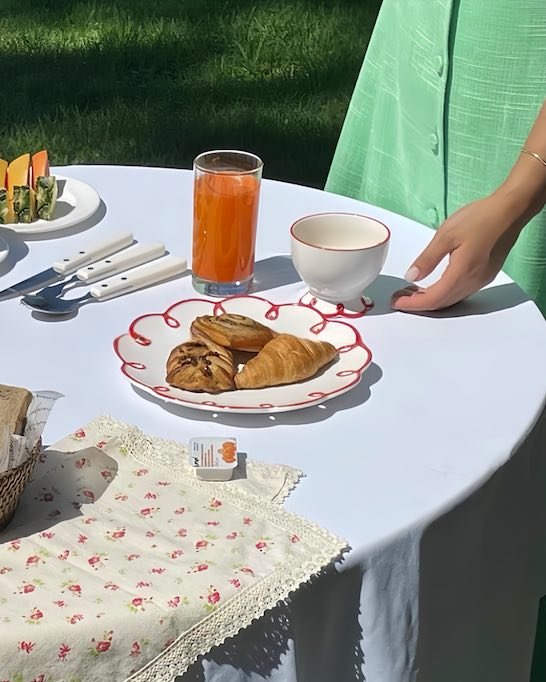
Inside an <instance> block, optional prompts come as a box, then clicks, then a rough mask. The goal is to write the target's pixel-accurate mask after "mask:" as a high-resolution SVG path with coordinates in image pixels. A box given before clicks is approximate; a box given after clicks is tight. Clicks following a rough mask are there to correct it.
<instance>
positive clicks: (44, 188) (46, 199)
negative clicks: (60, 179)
mask: <svg viewBox="0 0 546 682" xmlns="http://www.w3.org/2000/svg"><path fill="white" fill-rule="evenodd" d="M57 193H58V189H57V179H56V178H55V177H54V176H52V175H50V176H48V177H46V176H43V175H41V176H40V177H38V178H36V214H37V216H38V218H42V219H43V220H51V218H52V217H53V212H54V210H55V203H56V202H57Z"/></svg>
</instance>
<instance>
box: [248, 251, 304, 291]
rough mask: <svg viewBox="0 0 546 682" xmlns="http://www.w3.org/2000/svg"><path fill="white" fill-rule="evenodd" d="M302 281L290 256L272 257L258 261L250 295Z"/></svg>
mask: <svg viewBox="0 0 546 682" xmlns="http://www.w3.org/2000/svg"><path fill="white" fill-rule="evenodd" d="M300 281H301V277H300V276H299V275H298V273H297V272H296V269H295V268H294V266H293V265H292V259H291V258H290V256H288V255H286V256H284V255H283V256H271V257H270V258H264V259H263V260H259V261H256V265H255V266H254V283H253V285H252V290H251V292H250V293H251V294H257V293H259V292H260V291H267V290H268V289H275V288H276V287H283V286H285V285H286V284H294V283H295V282H300Z"/></svg>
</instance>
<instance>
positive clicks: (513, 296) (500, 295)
mask: <svg viewBox="0 0 546 682" xmlns="http://www.w3.org/2000/svg"><path fill="white" fill-rule="evenodd" d="M407 286H408V284H407V282H406V287H407ZM402 288H403V287H402ZM530 300H531V299H530V298H529V296H527V294H526V293H525V292H524V291H523V290H522V289H520V288H519V287H518V285H517V284H514V283H513V282H512V283H509V284H499V285H497V286H492V287H487V288H486V289H482V290H481V291H478V292H477V293H475V294H473V295H472V296H469V297H468V298H467V299H465V300H464V301H461V303H457V304H456V305H453V306H451V307H450V308H445V309H444V310H433V311H429V312H427V311H424V312H417V313H413V314H414V315H420V316H421V317H432V318H438V319H443V318H452V317H469V316H472V315H488V314H490V313H495V312H498V311H500V310H508V309H509V308H515V307H516V306H518V305H521V304H522V303H528V302H529V301H530Z"/></svg>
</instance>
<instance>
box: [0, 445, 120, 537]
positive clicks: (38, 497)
mask: <svg viewBox="0 0 546 682" xmlns="http://www.w3.org/2000/svg"><path fill="white" fill-rule="evenodd" d="M44 455H45V458H44V461H39V462H38V464H37V465H36V468H35V469H34V473H33V475H32V480H31V481H30V483H29V484H28V485H27V487H26V489H25V491H24V493H23V495H22V496H21V499H20V502H19V506H18V508H17V511H16V513H15V516H14V517H13V520H12V521H11V523H10V524H9V525H8V527H7V528H6V529H5V530H4V531H0V543H5V542H9V541H11V540H15V539H19V538H24V537H27V536H29V535H32V534H34V533H41V532H42V531H45V530H49V529H51V528H53V527H54V526H56V525H57V524H59V523H62V522H63V521H67V520H68V519H73V518H75V517H77V516H84V515H86V514H87V511H86V507H87V506H88V505H89V506H91V505H92V503H94V502H96V501H97V500H98V499H99V498H100V497H101V496H102V495H103V494H104V492H105V491H106V490H107V488H108V486H109V485H110V483H111V481H112V480H113V477H114V476H115V472H117V468H118V466H117V463H116V461H115V460H114V459H112V458H111V457H110V456H109V455H107V454H106V453H105V452H103V451H102V450H100V449H99V448H94V447H93V448H85V449H82V450H80V451H78V452H77V453H73V454H68V453H64V452H57V451H56V450H47V451H46V452H45V453H44ZM91 460H92V465H91V466H89V464H90V463H91ZM86 462H87V464H86ZM105 470H109V471H110V472H112V477H110V478H105V477H104V476H103V474H102V473H101V472H104V471H105ZM84 471H85V474H84V475H82V473H83V472H84Z"/></svg>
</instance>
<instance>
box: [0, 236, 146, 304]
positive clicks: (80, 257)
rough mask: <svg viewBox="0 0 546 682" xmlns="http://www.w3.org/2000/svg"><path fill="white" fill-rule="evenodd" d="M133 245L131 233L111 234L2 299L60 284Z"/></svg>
mask: <svg viewBox="0 0 546 682" xmlns="http://www.w3.org/2000/svg"><path fill="white" fill-rule="evenodd" d="M132 243H133V235H132V233H131V232H116V233H115V234H111V235H110V236H109V237H108V239H104V240H103V241H100V242H98V243H96V244H94V245H93V244H91V245H90V246H84V247H83V248H82V249H81V250H80V251H78V252H77V253H75V254H74V255H72V256H69V257H68V258H63V259H62V260H59V261H57V262H55V263H54V264H53V266H52V267H50V268H47V269H46V270H42V272H38V273H37V274H36V275H32V277H28V278H27V279H24V280H23V281H21V282H17V284H14V285H13V286H11V287H8V288H7V289H4V290H3V291H0V299H3V298H10V297H12V296H14V295H16V296H21V294H25V293H28V292H30V291H37V290H38V289H41V288H42V287H45V286H47V285H49V284H53V283H54V282H59V281H60V280H62V279H64V278H65V277H66V276H67V275H71V274H72V273H74V272H76V270H78V269H79V268H81V267H83V266H84V265H88V264H89V263H93V262H94V261H97V260H100V259H101V258H105V257H106V256H108V255H110V254H112V253H115V252H116V251H120V250H121V249H123V248H125V247H126V246H129V245H130V244H132Z"/></svg>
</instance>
